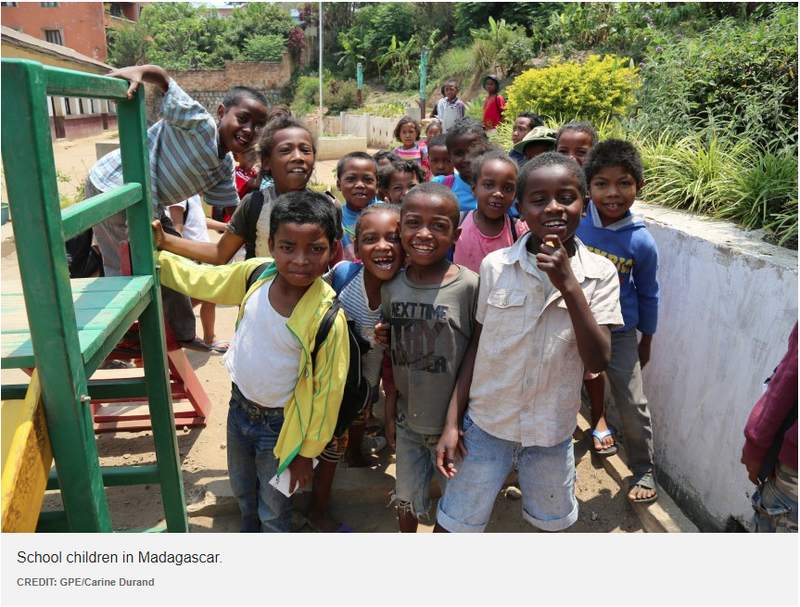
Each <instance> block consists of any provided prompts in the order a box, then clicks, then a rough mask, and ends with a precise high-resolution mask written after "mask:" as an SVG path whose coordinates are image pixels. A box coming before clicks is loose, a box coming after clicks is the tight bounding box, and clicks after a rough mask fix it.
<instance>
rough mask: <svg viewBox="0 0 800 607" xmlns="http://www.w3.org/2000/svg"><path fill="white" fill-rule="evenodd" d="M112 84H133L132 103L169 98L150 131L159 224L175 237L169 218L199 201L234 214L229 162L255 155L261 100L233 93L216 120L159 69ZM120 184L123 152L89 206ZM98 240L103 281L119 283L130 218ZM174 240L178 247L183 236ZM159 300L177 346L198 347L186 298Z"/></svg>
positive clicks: (101, 173)
mask: <svg viewBox="0 0 800 607" xmlns="http://www.w3.org/2000/svg"><path fill="white" fill-rule="evenodd" d="M108 76H111V77H112V78H124V79H125V80H128V81H129V82H130V86H129V87H128V98H133V95H134V93H135V92H136V89H137V88H138V87H139V85H140V84H141V83H143V82H145V83H148V84H153V85H155V86H156V87H158V89H159V90H160V91H161V92H162V93H163V94H164V98H163V99H162V100H161V108H160V111H159V115H160V116H161V120H159V121H158V122H156V123H155V124H154V125H153V126H151V127H150V128H149V129H148V131H147V147H148V154H149V163H150V188H151V194H152V199H153V217H154V218H161V220H162V223H163V224H164V225H165V227H166V229H167V230H172V231H173V233H174V230H173V228H172V222H171V220H170V219H169V217H168V216H167V215H166V211H165V209H166V207H167V206H169V205H170V204H175V203H177V202H180V201H182V200H186V199H187V198H189V197H190V196H194V195H195V194H202V195H203V198H204V199H205V201H206V202H207V203H208V204H211V205H217V206H221V207H226V206H230V207H234V206H236V205H237V204H238V203H239V196H238V194H237V192H236V186H235V184H234V177H233V156H232V155H233V154H236V155H239V154H242V153H244V152H246V151H247V150H248V149H250V148H251V147H252V146H253V144H254V143H255V139H256V137H257V135H258V130H259V129H260V128H261V127H263V125H264V123H265V121H266V114H267V107H268V105H269V104H268V103H267V100H266V99H265V98H264V96H263V95H262V94H261V93H259V92H258V91H255V90H253V89H251V88H247V87H233V88H231V89H230V90H229V91H228V92H227V93H226V94H225V97H224V98H223V100H222V103H221V104H220V105H219V107H218V108H217V114H216V120H215V117H214V116H212V115H211V114H209V113H208V111H207V110H206V109H205V108H204V107H203V106H202V105H201V104H200V103H199V102H198V101H195V100H194V99H192V98H191V97H189V96H188V95H187V94H186V93H185V92H184V91H183V90H182V89H181V88H180V87H179V86H178V84H177V83H176V82H175V81H174V80H173V79H172V78H170V76H169V74H167V72H166V71H165V70H164V69H163V68H161V67H158V66H156V65H140V66H133V67H126V68H122V69H118V70H113V71H111V72H109V73H108ZM122 183H123V181H122V161H121V156H120V151H119V150H114V151H113V152H109V153H108V154H106V155H105V156H103V157H102V158H101V159H100V160H98V161H97V163H96V164H95V165H94V166H93V167H92V168H91V170H90V171H89V175H88V177H87V178H86V182H85V186H86V187H85V195H86V198H90V197H92V196H96V195H98V194H101V193H103V192H108V191H110V190H111V189H113V188H116V187H119V186H121V185H122ZM93 232H94V237H95V239H96V241H97V245H98V247H99V248H100V253H101V255H102V257H103V267H104V271H105V275H106V276H119V274H120V263H121V262H120V255H119V244H120V242H122V241H123V240H127V239H128V225H127V219H126V214H125V211H120V212H119V213H116V214H115V215H112V216H111V217H109V218H108V219H106V220H104V221H102V222H100V223H99V224H97V225H96V226H94V228H93ZM174 239H175V240H180V238H179V236H174ZM162 299H163V300H164V304H165V305H164V310H165V315H166V318H167V321H168V322H169V325H170V327H171V328H172V331H173V333H174V334H175V338H176V339H177V340H178V341H179V342H181V344H182V345H185V346H189V345H190V344H192V343H194V341H195V338H196V337H197V336H196V334H195V317H194V312H193V311H192V307H191V304H190V303H189V300H188V298H186V297H183V296H180V295H178V294H177V293H172V292H170V291H169V289H162Z"/></svg>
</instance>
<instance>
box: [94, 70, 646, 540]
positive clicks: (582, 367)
mask: <svg viewBox="0 0 800 607" xmlns="http://www.w3.org/2000/svg"><path fill="white" fill-rule="evenodd" d="M144 67H145V68H148V67H150V66H144ZM145 71H146V70H145ZM117 75H118V76H120V77H125V78H128V79H129V80H132V82H134V83H135V82H136V81H137V80H136V78H135V77H136V75H137V73H133V72H127V71H120V72H118V74H117ZM145 81H147V80H145ZM488 82H493V81H492V80H491V79H489V80H488ZM162 84H163V83H162ZM495 84H499V82H497V83H495ZM448 86H450V88H448ZM166 89H169V90H170V91H180V89H179V87H178V86H177V84H176V83H175V82H174V81H172V80H170V79H169V78H168V77H167V80H166V86H164V87H162V90H166ZM496 92H497V91H496V89H495V93H496ZM181 93H182V91H181ZM451 94H452V99H451ZM445 95H446V96H445V97H444V99H443V101H444V103H442V102H440V105H442V107H441V108H440V109H439V112H438V114H439V117H440V118H441V125H440V126H439V125H437V128H441V130H442V131H443V133H435V132H434V133H431V129H430V128H429V131H428V133H427V135H429V136H431V135H432V136H431V137H430V138H429V140H428V141H427V146H422V147H420V145H419V138H420V132H419V127H418V126H416V124H415V123H414V121H413V120H410V119H409V121H407V122H404V123H402V124H398V129H397V135H398V139H399V140H400V141H401V142H402V146H401V147H402V148H403V149H404V150H405V151H406V152H407V154H406V158H405V159H404V158H403V157H401V156H400V152H399V151H397V150H396V151H395V153H393V152H388V151H386V152H379V153H378V154H376V155H375V157H372V156H369V155H367V154H365V153H353V154H348V155H347V156H345V157H344V158H342V159H341V160H340V162H339V164H338V166H337V187H338V189H339V190H340V192H341V193H342V196H343V198H344V203H343V204H340V203H338V201H335V200H334V199H332V197H330V196H328V195H326V194H321V193H317V192H314V191H312V190H310V189H309V188H308V187H307V185H308V181H309V179H310V177H311V174H312V172H313V169H314V162H315V154H316V147H315V142H314V138H313V137H312V135H311V133H310V132H309V131H308V130H307V129H306V128H305V127H303V126H302V125H301V124H300V123H298V122H297V121H295V120H294V119H293V118H291V116H289V115H288V113H287V112H285V111H281V112H278V113H277V115H272V116H270V110H269V108H268V107H267V104H266V103H261V102H256V101H254V100H253V97H251V96H246V97H242V99H243V101H240V102H235V101H234V102H232V103H230V105H228V106H224V105H221V106H220V108H219V111H218V121H219V122H218V123H217V124H216V125H215V128H214V129H213V132H212V131H205V132H204V133H203V134H202V136H203V137H205V139H206V140H207V141H205V143H204V145H205V147H207V148H209V147H213V146H216V150H217V156H218V159H220V164H221V165H222V166H221V167H220V168H219V169H218V170H217V171H216V172H215V173H214V178H213V179H211V178H209V179H208V180H207V183H206V184H203V185H202V186H201V187H198V188H195V189H197V191H195V192H192V193H193V194H197V193H202V194H203V196H205V197H206V199H207V200H208V195H209V193H212V194H213V193H214V192H215V191H217V190H222V189H223V187H224V186H225V185H226V184H228V183H230V184H231V187H232V184H233V166H232V163H230V162H229V159H230V156H228V155H227V153H228V152H233V151H236V152H244V151H246V150H247V149H249V148H251V147H252V146H253V145H254V144H256V139H257V144H258V149H259V151H260V166H261V173H262V175H263V177H264V179H263V183H261V184H260V186H259V187H258V188H257V189H253V190H251V191H250V192H249V193H248V194H247V195H246V196H245V197H244V198H243V199H242V201H241V202H240V203H239V204H238V205H237V206H236V210H235V211H234V212H233V214H232V216H231V219H230V222H229V223H228V224H227V226H226V227H225V232H224V234H223V236H222V238H220V240H219V242H217V243H210V242H191V241H189V240H188V239H186V238H181V235H180V234H175V233H170V231H169V230H168V229H165V226H164V225H163V222H164V219H165V216H164V215H163V214H162V213H160V212H159V211H160V209H161V208H163V205H167V201H165V200H164V196H163V195H162V192H161V190H159V189H158V187H157V185H156V184H157V183H158V180H159V179H160V178H161V177H160V174H159V172H158V168H157V169H156V173H155V175H154V179H153V182H154V188H153V189H154V211H155V213H154V218H156V221H154V223H153V227H154V234H155V239H156V244H157V247H158V248H159V249H160V250H161V251H162V252H161V253H160V256H159V263H160V265H161V268H162V270H161V281H162V284H163V285H165V286H166V287H169V288H171V289H174V290H176V291H178V292H180V293H184V294H187V295H190V296H191V297H193V298H196V299H198V300H202V301H208V302H212V303H215V304H226V305H240V312H239V318H238V321H237V326H236V331H235V333H234V336H233V338H232V340H231V342H230V347H229V348H228V350H227V352H226V353H225V357H224V361H225V365H226V367H227V369H228V371H229V373H230V375H231V379H232V395H231V399H230V409H229V414H228V441H227V445H228V466H229V474H230V478H231V485H232V487H233V490H234V494H235V495H236V497H237V500H238V501H239V505H240V509H241V512H242V526H241V530H242V531H288V530H289V527H290V517H289V512H290V505H291V498H290V497H289V496H288V495H285V494H284V493H282V492H281V491H279V490H278V489H277V488H275V487H273V485H272V484H271V481H272V480H274V479H273V477H274V476H278V477H279V478H280V475H281V474H285V475H288V476H289V483H288V485H289V491H288V492H287V493H288V494H289V495H290V494H291V492H292V491H294V490H296V489H298V488H300V489H301V488H303V487H304V486H306V485H308V484H311V486H312V507H311V512H310V513H309V522H310V523H311V526H312V527H313V528H314V529H316V530H318V531H347V530H349V528H348V527H347V526H346V525H343V524H341V523H340V522H338V521H336V520H334V519H333V517H332V516H331V514H330V512H329V511H328V501H329V498H330V493H331V487H332V484H333V476H334V473H335V468H336V464H337V463H338V461H340V459H341V458H342V456H343V455H344V454H347V455H346V456H349V458H348V459H349V461H354V462H355V465H359V462H357V460H358V459H359V455H358V447H359V442H360V438H361V436H363V426H364V422H365V420H366V417H367V416H368V414H369V411H368V408H365V409H364V410H363V411H362V413H361V415H360V416H359V418H358V419H357V420H356V422H354V423H353V425H352V426H350V429H349V432H348V431H345V432H342V431H336V426H337V424H336V422H337V417H338V414H339V409H340V406H341V403H342V399H343V397H344V395H345V393H346V387H347V383H348V381H349V379H348V373H349V370H350V366H351V364H352V361H351V357H358V356H361V360H360V363H361V371H362V373H363V376H364V377H365V378H366V379H367V381H368V382H369V384H370V386H371V388H372V391H373V393H374V394H377V393H378V387H379V384H380V383H381V382H382V384H383V388H384V392H385V396H386V398H385V402H386V405H385V406H386V411H385V413H386V415H385V433H386V439H387V440H388V443H389V444H390V445H391V446H392V447H393V448H394V449H395V450H396V457H397V470H396V486H395V490H394V493H393V496H392V500H393V503H394V504H395V505H396V508H397V515H398V522H399V526H400V529H401V531H415V530H416V529H417V524H418V521H419V520H420V519H423V518H424V517H426V516H428V514H429V510H430V505H431V504H430V502H431V500H430V495H429V487H430V483H431V480H432V478H433V476H434V475H436V476H437V478H438V480H439V484H440V487H441V490H442V499H441V500H440V502H439V505H438V510H437V514H436V522H437V524H436V529H437V530H442V531H444V530H446V531H481V530H483V528H484V527H485V525H486V523H487V522H488V520H489V516H490V514H491V508H492V504H493V502H494V498H495V496H496V494H497V492H498V491H499V489H500V487H501V485H502V483H503V482H504V481H505V479H506V477H507V476H508V473H509V472H510V471H511V470H512V469H514V468H517V469H518V470H519V479H520V487H521V489H522V493H523V515H524V516H525V518H526V519H527V520H529V521H530V522H531V523H533V524H534V525H535V526H536V527H538V528H540V529H542V530H546V531H560V530H563V529H565V528H567V527H568V526H569V525H571V524H572V523H573V522H574V521H575V520H576V518H577V502H576V500H575V496H574V483H575V463H574V458H573V450H572V444H571V436H572V433H573V431H574V429H575V419H576V415H577V413H578V409H579V407H580V388H581V381H582V379H583V378H584V374H585V373H588V374H601V373H602V372H604V371H605V372H606V373H607V377H608V381H609V383H610V384H611V390H612V394H613V395H614V398H615V402H616V404H617V406H618V407H619V409H620V417H621V421H622V431H623V434H624V436H625V440H626V453H627V455H628V459H629V465H630V467H631V469H632V471H633V473H634V477H633V481H632V484H631V488H630V493H629V497H630V498H631V499H632V500H635V501H652V500H653V499H655V498H656V493H655V491H656V485H655V482H654V479H653V446H652V432H651V430H650V423H649V412H648V409H647V401H646V400H645V399H644V396H643V394H642V386H641V383H642V382H641V371H640V370H641V366H643V365H644V364H646V362H647V361H648V359H649V356H650V344H651V340H652V335H653V333H654V332H655V328H656V318H657V308H658V283H657V280H656V275H655V274H656V268H657V252H656V249H655V244H654V242H653V240H652V237H650V235H649V234H648V232H647V230H646V228H645V227H644V224H643V223H642V221H641V219H640V218H638V217H637V216H635V215H633V214H632V213H631V212H630V208H631V205H632V204H633V202H634V200H635V198H636V195H637V193H638V192H639V190H640V189H641V187H642V186H643V179H642V163H641V158H640V157H639V155H638V153H637V152H636V150H635V148H634V147H633V146H632V145H631V144H629V143H626V142H624V141H619V140H607V141H603V142H600V143H597V140H596V136H594V138H592V137H591V133H593V131H590V133H589V136H588V138H587V137H584V135H586V133H587V132H586V130H585V129H584V127H583V126H582V124H584V123H580V124H578V123H570V124H568V125H565V127H563V128H562V129H561V130H560V131H559V132H558V134H557V137H556V138H555V139H556V141H555V142H554V144H555V147H556V151H553V152H549V153H541V154H538V155H536V156H534V157H533V158H532V159H531V160H529V161H528V162H526V163H524V164H523V165H522V166H521V167H520V166H519V164H518V160H517V159H515V158H513V157H510V156H509V155H507V154H506V153H504V152H503V151H501V150H497V149H494V148H493V147H492V146H491V145H490V144H489V141H488V137H487V135H486V129H485V127H484V125H482V124H481V123H480V122H478V121H475V120H472V119H469V118H463V115H462V116H461V117H456V118H452V119H450V118H451V117H452V114H453V112H454V108H456V109H457V108H458V104H457V103H455V101H457V98H456V96H457V85H455V83H446V85H445ZM167 99H168V96H167V97H165V103H166V100H167ZM190 101H192V100H190ZM192 103H194V104H195V105H196V106H199V104H196V102H193V101H192ZM461 105H462V106H463V104H461ZM198 111H199V110H198ZM252 116H256V117H257V118H258V119H259V124H257V125H255V126H254V122H255V121H254V119H253V118H252ZM262 117H263V120H261V118H262ZM536 118H538V117H536V116H535V115H521V116H519V117H517V120H516V122H515V135H514V137H515V138H516V137H517V129H516V125H517V123H520V130H521V131H522V130H523V129H524V127H527V126H529V128H528V132H532V130H533V129H535V128H536V125H535V124H534V123H535V119H536ZM169 120H172V117H171V116H170V115H169V114H167V113H166V112H164V113H163V119H162V121H160V123H158V124H161V123H162V122H168V121H169ZM525 121H528V122H529V125H527V124H522V122H525ZM401 122H402V121H401ZM262 123H263V124H262ZM231 124H233V125H234V126H233V127H230V126H229V125H231ZM576 124H578V126H576ZM237 127H238V128H237ZM411 127H413V128H411ZM189 128H191V127H189ZM590 128H591V127H589V129H590ZM525 134H526V133H522V132H521V137H520V141H521V140H523V139H524V138H525ZM412 137H413V138H412ZM587 141H589V143H588V148H589V149H588V150H586V151H588V154H585V153H584V148H585V147H587V146H586V145H584V144H586V143H587ZM425 148H426V149H425ZM421 149H425V151H424V152H422V151H420V150H421ZM417 152H419V155H418V157H417ZM153 154H155V155H156V156H158V157H157V158H156V161H157V163H162V162H163V159H162V158H161V157H160V156H162V155H163V154H164V152H163V150H161V149H159V150H158V151H156V152H153V150H152V148H151V156H152V155H153ZM423 159H427V160H428V163H429V166H430V172H431V173H433V175H432V177H431V179H430V181H426V178H427V177H428V175H427V174H426V172H425V171H424V170H423V168H422V161H423ZM101 162H102V161H101ZM582 165H583V166H582ZM185 170H188V169H185ZM192 170H193V171H194V172H195V173H198V172H200V173H202V172H204V171H205V167H204V165H202V164H200V163H197V165H195V166H194V167H193V168H192ZM265 184H266V185H265ZM170 202H172V201H170ZM159 220H160V221H159ZM579 238H580V240H579ZM242 246H244V247H245V249H246V251H247V254H246V257H247V259H246V260H245V261H242V262H239V263H233V264H228V263H227V262H228V261H230V259H231V258H232V257H233V256H234V255H235V253H236V252H237V251H238V250H239V249H240V248H241V247H242ZM595 253H597V254H595ZM190 260H194V261H190ZM197 261H199V262H204V263H205V264H210V265H199V264H197V263H196V262H197ZM339 302H340V305H341V308H340V309H339V310H338V311H336V312H335V314H334V315H333V316H332V318H334V321H333V323H332V325H330V327H329V328H328V327H326V328H325V330H324V335H325V339H324V340H322V341H321V343H316V338H317V333H318V331H320V327H321V325H322V324H323V320H324V319H325V318H326V317H327V316H329V314H328V312H329V311H330V310H336V309H337V306H338V305H339ZM347 321H352V322H351V327H350V328H348V323H347ZM637 329H638V330H639V331H640V332H641V333H642V334H643V337H642V339H641V341H639V340H638V338H637V334H636V332H637ZM348 331H355V332H357V333H358V334H359V335H360V337H361V338H363V339H364V340H366V342H368V345H369V347H368V348H366V351H365V352H363V353H362V352H355V351H351V345H350V344H351V343H352V342H351V341H350V340H348ZM601 377H602V376H601V375H597V377H595V378H594V379H591V380H589V379H587V381H589V382H591V381H594V382H598V380H599V381H603V380H602V379H601ZM587 378H588V376H587ZM594 385H595V386H596V385H598V384H597V383H596V384H594ZM592 393H593V392H592V390H591V389H590V395H591V394H592ZM373 403H374V400H373ZM597 406H599V409H598V410H596V408H597ZM592 412H593V413H592V417H593V430H594V431H595V433H596V434H595V438H596V441H595V449H596V450H597V451H598V452H604V451H605V452H606V453H608V452H609V450H610V448H611V447H612V446H614V443H615V441H614V436H613V434H611V431H610V429H609V428H608V426H607V424H606V422H605V419H604V416H603V410H602V398H601V399H600V400H599V401H598V402H596V401H595V399H594V398H593V399H592ZM314 460H318V463H317V462H316V461H314ZM362 463H363V462H362ZM315 465H316V469H315V468H314V466H315Z"/></svg>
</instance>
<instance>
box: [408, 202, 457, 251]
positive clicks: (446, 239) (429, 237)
mask: <svg viewBox="0 0 800 607" xmlns="http://www.w3.org/2000/svg"><path fill="white" fill-rule="evenodd" d="M453 206H454V205H453V203H452V202H451V201H450V200H446V199H444V198H442V197H441V196H436V195H424V194H421V193H420V194H414V195H412V196H411V197H410V198H409V199H408V200H407V201H406V203H405V205H404V206H403V214H402V217H401V219H400V240H401V242H402V243H403V249H404V250H405V252H406V254H407V255H408V256H409V257H410V258H411V264H412V265H417V266H433V265H435V264H437V263H439V262H441V261H442V260H446V259H447V251H448V250H449V249H450V247H451V246H452V245H453V243H454V242H455V241H456V240H457V239H458V235H459V234H460V233H461V228H459V227H458V220H457V219H456V217H457V216H458V209H455V211H454V210H453Z"/></svg>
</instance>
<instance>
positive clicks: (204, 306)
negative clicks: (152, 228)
mask: <svg viewBox="0 0 800 607" xmlns="http://www.w3.org/2000/svg"><path fill="white" fill-rule="evenodd" d="M167 210H168V211H169V215H170V219H172V223H173V225H174V226H175V231H177V232H178V233H179V234H180V235H181V237H182V238H185V239H186V240H190V241H193V242H210V239H209V237H208V228H211V229H217V230H222V231H224V230H225V224H224V223H222V222H220V221H217V220H215V219H211V218H209V217H206V216H205V213H204V211H203V202H202V201H201V200H200V196H197V195H195V196H192V197H191V198H189V199H187V200H184V201H183V202H179V203H178V204H173V205H170V206H169V207H167ZM198 304H200V323H201V324H202V326H203V339H200V338H199V337H196V338H195V340H194V341H195V343H194V347H193V348H192V349H194V350H198V351H205V352H217V353H220V354H224V353H225V352H227V351H228V346H229V343H228V342H227V341H220V340H218V339H217V336H216V332H215V329H214V325H215V322H216V315H217V306H216V304H214V303H212V302H210V301H200V300H194V299H193V300H192V306H193V307H195V306H197V305H198Z"/></svg>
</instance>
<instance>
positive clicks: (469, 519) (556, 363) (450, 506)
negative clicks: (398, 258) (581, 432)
mask: <svg viewBox="0 0 800 607" xmlns="http://www.w3.org/2000/svg"><path fill="white" fill-rule="evenodd" d="M517 192H518V193H519V196H518V201H517V206H518V208H519V214H520V216H521V217H523V218H524V219H525V220H526V221H527V223H528V225H529V226H530V232H528V233H526V234H525V235H523V236H522V237H520V239H519V240H518V241H517V242H516V243H515V244H514V245H513V246H511V247H509V248H506V249H500V250H499V251H494V252H493V253H489V255H487V256H486V258H485V259H484V260H483V263H482V264H481V273H480V294H479V295H478V309H477V312H476V314H475V330H474V331H473V334H472V340H471V342H470V347H469V350H468V351H467V354H466V356H465V357H464V362H463V363H462V365H461V370H460V371H459V376H458V382H457V384H456V388H455V390H454V392H453V395H452V398H451V400H450V405H449V408H448V411H447V421H446V422H445V427H444V430H443V432H442V437H441V440H440V441H439V444H438V445H437V448H436V456H437V467H438V470H439V472H440V473H441V474H443V475H445V476H446V477H448V480H447V491H446V493H445V494H444V497H443V498H442V499H441V500H440V501H439V506H438V510H437V516H436V521H437V523H436V529H435V530H436V531H450V532H465V531H472V532H481V531H483V530H484V528H485V527H486V524H487V523H488V522H489V519H490V516H491V512H492V506H493V505H494V501H495V498H496V497H497V493H498V492H499V490H500V488H501V487H502V485H503V482H504V481H505V480H506V478H507V476H508V474H509V472H511V470H513V469H514V468H515V467H516V468H517V470H518V474H519V484H520V489H521V490H522V516H523V518H525V519H526V520H527V521H528V522H530V523H531V524H533V525H534V526H535V527H538V528H539V529H541V530H544V531H561V530H564V529H566V528H567V527H569V526H570V525H572V524H573V523H574V522H575V521H576V520H577V518H578V503H577V501H576V499H575V458H574V452H573V447H572V432H573V431H574V430H575V416H576V415H577V413H578V410H579V409H580V404H581V403H580V385H581V379H582V377H583V370H584V367H586V368H587V369H589V370H591V371H595V372H597V371H602V370H603V369H604V368H605V367H606V365H607V364H608V361H609V357H610V347H611V337H610V329H613V328H616V327H619V326H620V325H621V324H622V315H621V313H620V306H619V281H618V280H617V276H616V272H615V270H614V266H613V264H612V263H611V262H610V261H609V260H607V259H603V258H601V257H599V256H597V255H593V254H592V253H591V252H590V251H589V250H588V249H587V248H586V247H584V246H583V244H581V242H580V241H579V240H578V239H577V238H575V230H576V228H577V227H578V224H579V223H580V220H581V212H582V211H583V200H584V197H585V196H586V179H585V177H584V175H583V171H582V170H581V168H580V166H579V165H578V164H577V163H576V162H574V161H573V160H571V159H570V158H567V157H565V156H562V155H560V154H554V153H548V154H542V155H540V156H537V157H536V158H534V159H533V160H531V161H530V162H528V163H526V164H525V166H524V167H523V168H522V171H521V172H520V175H519V179H518V181H517ZM509 361H514V364H509ZM465 409H466V411H465ZM456 459H460V463H457V462H456V461H455V460H456Z"/></svg>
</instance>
